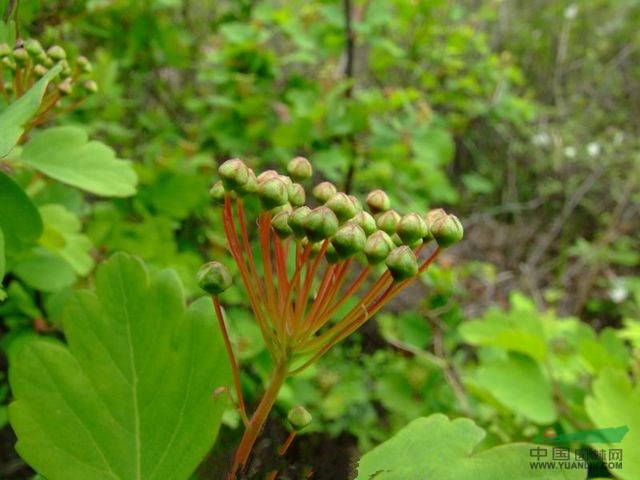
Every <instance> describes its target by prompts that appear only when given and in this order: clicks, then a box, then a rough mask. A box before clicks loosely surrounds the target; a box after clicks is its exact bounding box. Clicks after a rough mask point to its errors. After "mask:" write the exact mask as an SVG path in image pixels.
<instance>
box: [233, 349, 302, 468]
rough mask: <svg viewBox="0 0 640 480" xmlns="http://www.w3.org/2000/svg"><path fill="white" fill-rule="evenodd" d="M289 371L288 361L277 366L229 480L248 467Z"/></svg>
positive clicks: (248, 428) (243, 440)
mask: <svg viewBox="0 0 640 480" xmlns="http://www.w3.org/2000/svg"><path fill="white" fill-rule="evenodd" d="M288 371H289V363H288V362H287V361H282V360H280V361H278V363H277V364H276V366H275V368H274V370H273V373H272V376H271V381H270V383H269V386H268V387H267V389H266V391H265V392H264V395H263V396H262V399H261V400H260V403H259V404H258V408H256V411H255V412H254V414H253V415H252V417H251V420H249V426H248V427H247V428H246V430H245V431H244V434H243V435H242V440H240V444H239V445H238V449H237V450H236V455H235V457H234V459H233V466H232V467H231V471H230V472H229V475H228V476H227V480H235V479H236V474H237V473H238V472H239V471H240V472H242V470H243V469H244V468H246V466H247V460H248V459H249V454H250V453H251V450H252V448H253V445H254V444H255V443H256V440H257V439H258V435H260V431H261V430H262V427H263V426H264V424H265V422H266V421H267V417H268V416H269V412H270V411H271V409H272V408H273V405H274V403H275V402H276V398H277V397H278V392H279V391H280V387H282V384H283V382H284V380H285V378H286V377H287V373H288Z"/></svg>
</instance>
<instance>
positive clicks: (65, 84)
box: [58, 78, 73, 97]
mask: <svg viewBox="0 0 640 480" xmlns="http://www.w3.org/2000/svg"><path fill="white" fill-rule="evenodd" d="M58 91H59V92H60V95H62V96H63V97H64V96H67V95H71V94H72V93H73V85H72V83H71V79H70V78H65V79H64V80H62V81H61V82H60V83H59V84H58Z"/></svg>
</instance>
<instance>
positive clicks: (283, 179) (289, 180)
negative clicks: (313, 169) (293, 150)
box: [278, 175, 293, 188]
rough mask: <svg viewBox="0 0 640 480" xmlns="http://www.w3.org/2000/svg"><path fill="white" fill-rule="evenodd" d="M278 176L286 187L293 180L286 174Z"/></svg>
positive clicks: (291, 183)
mask: <svg viewBox="0 0 640 480" xmlns="http://www.w3.org/2000/svg"><path fill="white" fill-rule="evenodd" d="M278 178H279V179H280V180H282V181H283V182H284V184H285V185H286V186H287V188H289V187H290V186H291V185H293V180H291V177H290V176H288V175H278Z"/></svg>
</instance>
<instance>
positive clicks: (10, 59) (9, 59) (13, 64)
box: [2, 57, 18, 71]
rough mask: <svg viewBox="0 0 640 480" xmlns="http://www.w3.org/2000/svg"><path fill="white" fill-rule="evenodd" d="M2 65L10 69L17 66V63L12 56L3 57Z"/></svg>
mask: <svg viewBox="0 0 640 480" xmlns="http://www.w3.org/2000/svg"><path fill="white" fill-rule="evenodd" d="M2 65H4V66H5V67H7V68H8V69H9V70H12V71H13V70H15V69H16V68H18V65H17V64H16V61H15V60H14V59H13V57H4V58H3V59H2Z"/></svg>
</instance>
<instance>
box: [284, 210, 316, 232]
mask: <svg viewBox="0 0 640 480" xmlns="http://www.w3.org/2000/svg"><path fill="white" fill-rule="evenodd" d="M309 213H311V209H310V208H309V207H307V206H306V205H303V206H302V207H298V208H296V209H295V210H294V211H293V212H291V215H289V220H288V223H289V226H290V227H291V230H293V234H294V235H295V236H296V238H302V237H304V220H305V218H307V215H309Z"/></svg>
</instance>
